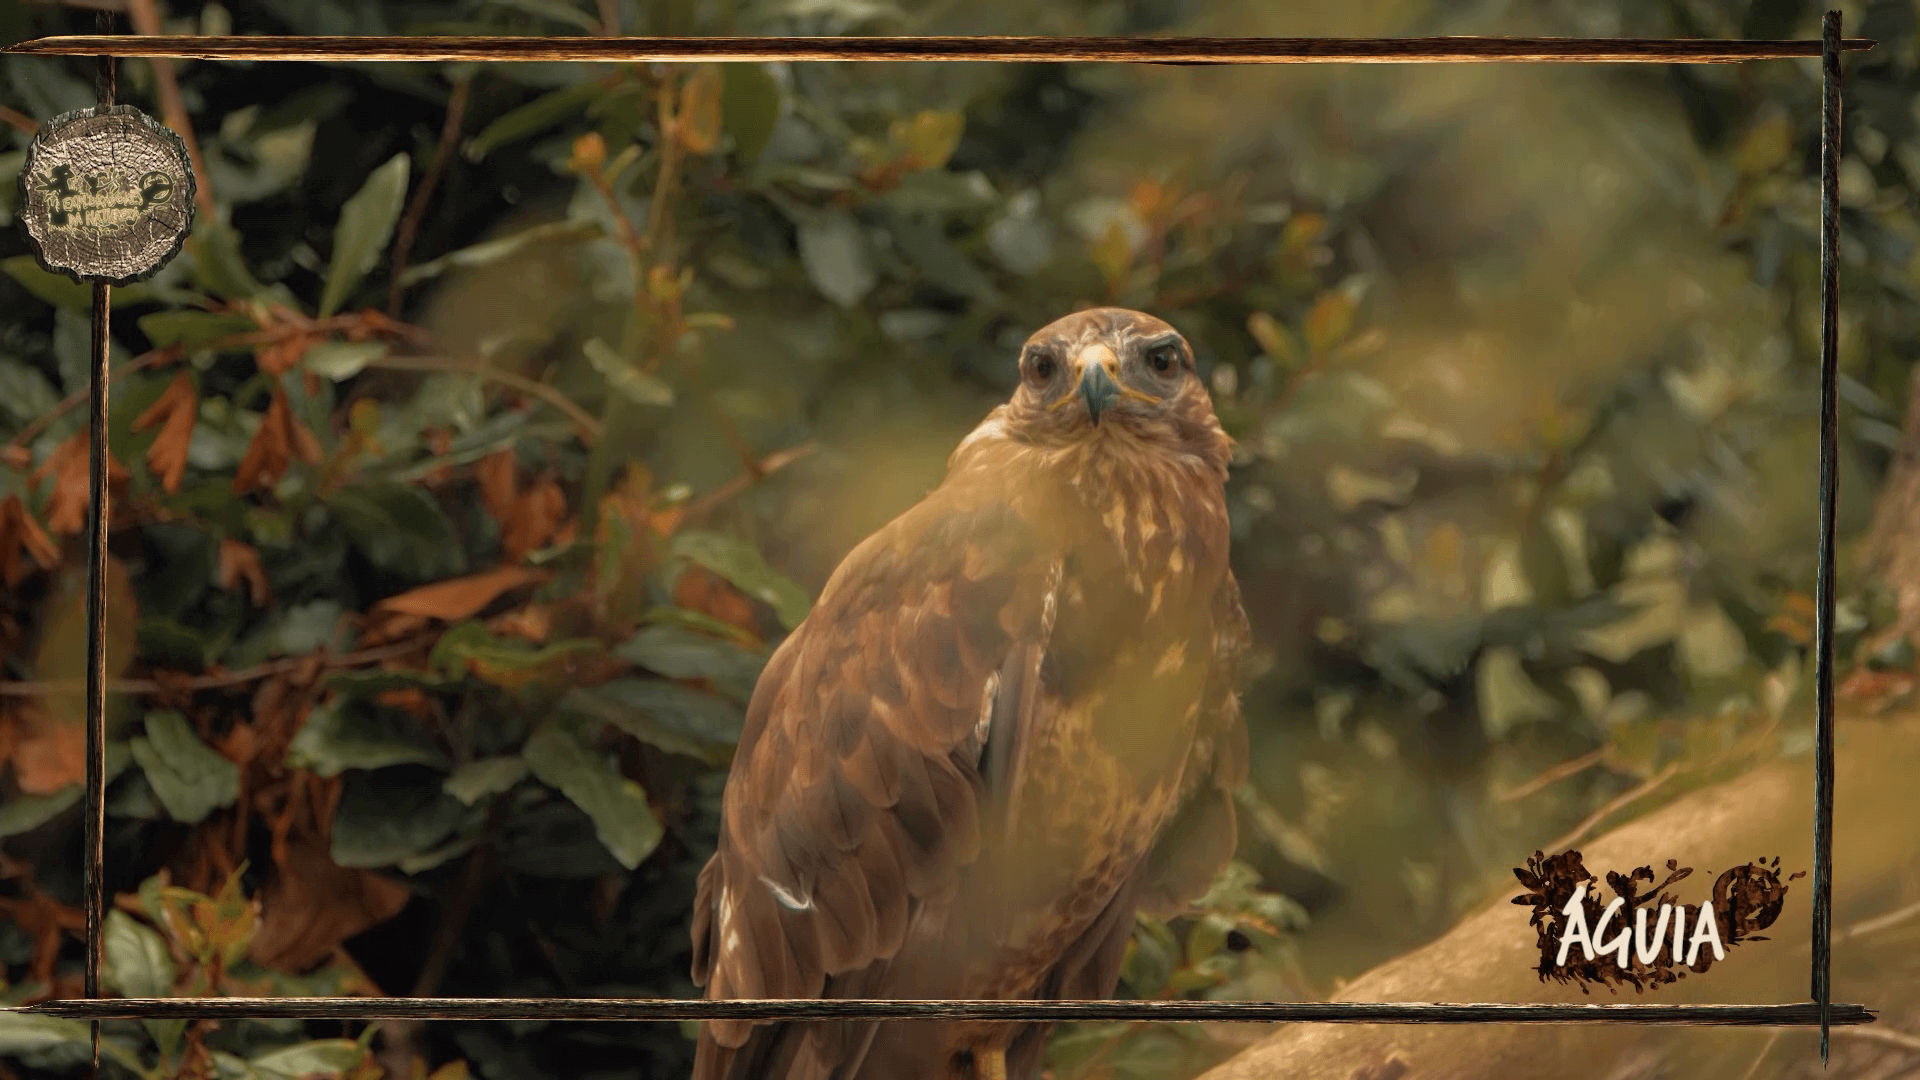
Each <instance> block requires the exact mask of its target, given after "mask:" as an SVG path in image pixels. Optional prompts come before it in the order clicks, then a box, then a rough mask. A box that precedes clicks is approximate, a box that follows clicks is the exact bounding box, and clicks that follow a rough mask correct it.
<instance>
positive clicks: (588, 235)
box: [400, 221, 605, 285]
mask: <svg viewBox="0 0 1920 1080" xmlns="http://www.w3.org/2000/svg"><path fill="white" fill-rule="evenodd" d="M604 233H605V230H604V229H602V228H601V227H600V223H599V222H597V221H555V222H551V223H549V224H546V225H535V226H534V227H533V228H531V229H522V230H521V231H519V232H517V233H510V234H508V235H506V236H502V237H500V238H499V239H497V240H488V241H485V242H483V243H479V244H474V245H473V246H472V247H463V248H461V249H460V250H458V251H450V252H448V253H447V254H445V255H442V256H440V257H439V258H437V259H434V260H433V261H432V262H424V263H421V264H420V265H418V266H409V267H407V269H406V270H405V271H404V272H403V273H402V274H401V275H400V284H401V285H417V284H419V283H420V282H422V281H426V280H427V279H429V278H434V277H438V276H440V275H441V274H444V273H446V272H447V271H449V270H452V269H455V268H459V269H463V270H465V269H473V268H476V267H481V266H492V265H493V264H495V263H498V262H501V261H504V260H506V259H508V258H511V257H512V256H514V255H517V254H519V253H520V251H521V250H522V249H524V248H529V247H532V246H534V245H535V244H544V243H549V242H559V241H569V240H591V239H593V238H594V237H597V236H601V235H604Z"/></svg>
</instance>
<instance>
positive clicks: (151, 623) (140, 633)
mask: <svg viewBox="0 0 1920 1080" xmlns="http://www.w3.org/2000/svg"><path fill="white" fill-rule="evenodd" d="M201 629H203V630H206V631H209V632H212V631H215V630H217V628H216V627H211V626H208V627H202V628H201ZM136 637H137V640H138V641H139V643H140V655H141V656H142V657H144V658H147V659H149V660H159V661H163V662H165V661H171V662H172V664H175V665H179V664H184V665H190V666H191V667H192V668H202V667H205V666H206V665H207V662H208V660H210V659H211V658H212V655H213V653H214V652H215V650H214V649H213V648H212V647H211V646H212V643H210V642H208V641H207V640H205V639H204V638H202V637H201V635H200V632H199V631H197V630H195V629H194V628H193V627H190V626H188V625H186V624H185V623H182V622H180V621H178V620H175V619H169V618H167V617H165V616H163V615H143V616H141V618H140V623H139V626H138V628H137V630H136Z"/></svg>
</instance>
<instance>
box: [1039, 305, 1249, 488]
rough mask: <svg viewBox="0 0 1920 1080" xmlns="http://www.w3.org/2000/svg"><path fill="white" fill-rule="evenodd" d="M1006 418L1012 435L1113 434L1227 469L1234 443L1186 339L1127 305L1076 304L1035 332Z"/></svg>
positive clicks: (1049, 443)
mask: <svg viewBox="0 0 1920 1080" xmlns="http://www.w3.org/2000/svg"><path fill="white" fill-rule="evenodd" d="M1005 423H1006V428H1007V433H1008V434H1009V435H1011V436H1013V437H1014V438H1016V439H1019V440H1021V441H1023V442H1027V443H1029V444H1033V445H1038V446H1044V447H1066V446H1071V445H1074V444H1076V443H1091V442H1095V441H1098V440H1115V441H1117V442H1119V443H1124V444H1132V445H1135V446H1137V447H1138V448H1140V449H1151V450H1162V451H1173V452H1178V453H1190V454H1195V455H1198V456H1200V457H1202V458H1204V459H1205V460H1207V461H1208V462H1209V463H1212V464H1215V465H1217V467H1218V468H1219V470H1220V471H1221V472H1222V473H1223V474H1224V472H1225V470H1226V464H1227V456H1228V454H1229V453H1230V452H1231V449H1232V445H1233V443H1232V440H1230V439H1228V437H1227V435H1226V434H1225V433H1224V432H1222V431H1221V430H1220V423H1219V421H1218V420H1217V419H1216V418H1215V417H1214V414H1213V399H1212V398H1211V397H1209V396H1208V394H1207V388H1206V386H1205V385H1204V384H1202V383H1201V381H1200V377H1199V375H1198V374H1197V373H1196V372H1195V371H1194V365H1193V349H1192V348H1191V347H1190V346H1189V345H1188V344H1187V339H1186V338H1183V337H1181V336H1180V332H1179V331H1178V330H1175V329H1174V328H1173V327H1171V326H1169V325H1167V324H1166V323H1165V322H1162V321H1161V320H1159V319H1156V318H1154V317H1153V316H1151V315H1147V314H1144V313H1142V312H1138V311H1129V310H1127V309H1125V308H1092V309H1089V310H1087V311H1078V312H1075V313H1073V314H1072V315H1068V316H1066V317H1065V318H1061V319H1056V320H1055V321H1053V322H1052V323H1049V324H1048V325H1046V326H1044V327H1041V328H1040V329H1039V330H1038V331H1036V332H1035V333H1034V335H1033V336H1032V337H1030V338H1028V339H1027V343H1026V345H1025V346H1024V347H1023V348H1022V349H1021V350H1020V388H1019V389H1018V390H1017V391H1015V392H1014V395H1013V400H1012V401H1010V402H1008V404H1007V411H1006V414H1005Z"/></svg>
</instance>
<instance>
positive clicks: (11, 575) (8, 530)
mask: <svg viewBox="0 0 1920 1080" xmlns="http://www.w3.org/2000/svg"><path fill="white" fill-rule="evenodd" d="M23 553H24V554H25V555H27V556H28V557H30V558H31V559H32V560H33V561H34V562H35V563H37V564H39V567H40V569H42V570H51V569H53V568H54V567H55V566H58V565H59V564H60V548H59V545H57V544H55V543H54V542H53V538H52V537H50V536H48V535H47V531H46V530H45V529H42V528H41V527H40V523H39V522H37V521H35V520H33V514H32V512H31V511H29V510H28V509H27V504H26V503H23V502H21V501H20V496H18V495H9V496H7V497H6V498H5V499H4V500H0V582H4V583H5V584H6V585H7V587H8V588H12V587H13V586H15V585H18V584H20V582H21V581H23V580H25V579H26V576H27V573H28V569H27V566H26V564H25V563H24V562H23V561H22V560H21V558H20V556H21V555H22V554H23Z"/></svg>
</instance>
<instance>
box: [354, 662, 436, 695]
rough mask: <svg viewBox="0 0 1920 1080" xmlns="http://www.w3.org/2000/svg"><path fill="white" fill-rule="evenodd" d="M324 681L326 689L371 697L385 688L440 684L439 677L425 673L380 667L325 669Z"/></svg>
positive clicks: (410, 688) (399, 688)
mask: <svg viewBox="0 0 1920 1080" xmlns="http://www.w3.org/2000/svg"><path fill="white" fill-rule="evenodd" d="M324 681H325V683H326V685H327V688H328V689H329V690H332V691H333V692H335V693H337V694H339V695H340V696H342V697H352V698H368V697H373V696H375V695H376V694H384V693H386V692H387V691H389V690H435V689H439V688H440V687H441V686H442V685H443V684H442V682H441V680H440V679H437V678H435V677H433V676H432V675H429V674H427V673H425V672H421V671H404V670H395V671H390V670H387V669H384V668H359V669H357V670H355V669H348V670H344V671H334V672H329V673H328V674H327V677H326V679H325V680H324Z"/></svg>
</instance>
